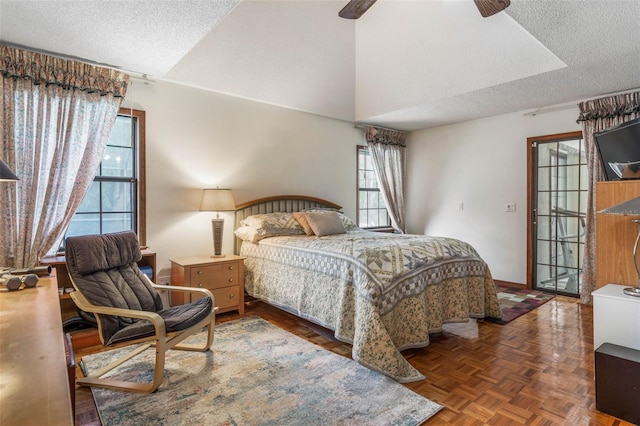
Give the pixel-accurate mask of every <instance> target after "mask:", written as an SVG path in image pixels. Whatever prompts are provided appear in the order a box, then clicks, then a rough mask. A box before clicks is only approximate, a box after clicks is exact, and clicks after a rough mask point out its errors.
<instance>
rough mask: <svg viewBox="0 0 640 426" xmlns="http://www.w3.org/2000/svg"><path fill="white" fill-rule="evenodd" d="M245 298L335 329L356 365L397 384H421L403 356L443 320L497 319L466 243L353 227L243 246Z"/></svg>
mask: <svg viewBox="0 0 640 426" xmlns="http://www.w3.org/2000/svg"><path fill="white" fill-rule="evenodd" d="M240 254H241V255H242V256H246V257H247V259H246V261H245V267H246V276H245V289H246V291H247V293H248V294H250V295H251V296H254V297H256V298H258V299H261V300H264V301H266V302H267V303H270V304H273V305H275V306H278V307H281V308H283V309H285V310H287V311H289V312H292V313H294V314H295V315H298V316H300V317H303V318H306V319H309V320H310V321H313V322H315V323H317V324H320V325H322V326H324V327H327V328H329V329H331V330H334V333H335V337H336V338H337V339H339V340H341V341H344V342H347V343H350V344H352V345H353V351H352V356H353V359H355V360H356V361H358V362H360V363H361V364H363V365H365V366H367V367H369V368H372V369H374V370H377V371H380V372H382V373H384V374H386V375H388V376H390V377H392V378H394V379H395V380H397V381H399V382H410V381H416V380H422V379H424V376H423V375H422V374H421V373H420V372H419V371H417V370H416V369H415V368H414V367H413V366H412V365H411V364H410V363H409V362H408V361H407V360H406V359H405V358H404V356H403V355H402V353H401V352H400V351H402V350H404V349H408V348H413V347H423V346H426V345H428V344H429V333H430V332H438V331H441V329H442V325H443V324H444V323H448V322H463V321H468V319H469V318H484V317H494V318H500V317H501V316H502V313H501V311H500V305H499V304H498V299H497V295H496V288H495V284H494V282H493V279H492V278H491V273H490V272H489V268H488V267H487V265H486V263H485V262H484V261H483V260H482V259H481V258H480V257H479V256H478V254H477V253H476V251H475V250H474V249H473V247H471V246H470V245H469V244H467V243H465V242H463V241H460V240H456V239H452V238H440V237H429V236H424V235H398V234H384V233H376V232H370V231H364V230H360V229H358V230H351V231H349V232H347V233H346V234H339V235H330V236H324V237H316V236H306V235H303V236H278V237H271V238H265V239H263V240H261V241H259V242H258V243H251V242H246V241H245V242H243V244H242V247H241V252H240Z"/></svg>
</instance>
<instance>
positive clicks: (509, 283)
mask: <svg viewBox="0 0 640 426" xmlns="http://www.w3.org/2000/svg"><path fill="white" fill-rule="evenodd" d="M493 282H494V283H496V284H497V285H501V286H503V287H514V288H521V289H522V288H527V285H526V284H519V283H512V282H510V281H500V280H493Z"/></svg>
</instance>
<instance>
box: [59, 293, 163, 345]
mask: <svg viewBox="0 0 640 426" xmlns="http://www.w3.org/2000/svg"><path fill="white" fill-rule="evenodd" d="M69 296H71V299H72V300H73V302H74V303H75V304H76V306H77V307H78V308H80V309H82V310H83V311H86V312H91V313H94V314H104V315H114V316H118V317H125V318H139V319H143V320H147V321H151V323H152V324H153V326H154V327H155V329H156V334H157V335H159V336H160V335H164V334H166V327H165V324H164V319H163V318H162V317H161V316H160V315H158V314H157V313H155V312H149V311H140V310H136V309H124V308H114V307H110V306H98V305H94V304H93V303H91V302H89V301H88V300H87V298H86V297H84V295H83V294H82V293H80V292H79V291H77V290H76V291H72V292H71V293H69Z"/></svg>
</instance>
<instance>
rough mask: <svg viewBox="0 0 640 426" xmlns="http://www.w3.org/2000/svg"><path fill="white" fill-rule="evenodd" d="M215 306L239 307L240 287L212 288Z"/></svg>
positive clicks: (223, 307) (222, 308)
mask: <svg viewBox="0 0 640 426" xmlns="http://www.w3.org/2000/svg"><path fill="white" fill-rule="evenodd" d="M211 293H213V299H214V306H217V307H218V308H220V310H224V309H227V308H237V307H238V303H239V302H238V301H239V300H240V287H239V286H234V287H226V288H218V289H216V290H212V291H211Z"/></svg>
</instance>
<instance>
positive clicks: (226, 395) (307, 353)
mask: <svg viewBox="0 0 640 426" xmlns="http://www.w3.org/2000/svg"><path fill="white" fill-rule="evenodd" d="M203 336H204V335H203V334H202V333H201V334H198V335H196V336H194V337H192V338H190V339H188V340H187V342H188V341H189V340H191V341H193V339H203V338H204V337H203ZM122 350H127V349H126V348H124V349H117V350H112V351H107V352H103V353H98V354H94V355H90V356H86V357H84V358H83V359H82V364H83V368H85V369H86V370H87V371H94V370H96V369H97V368H99V367H100V366H103V365H105V364H107V363H108V362H110V360H111V359H114V358H115V357H116V356H118V355H117V353H118V352H121V351H122ZM129 350H130V349H129ZM152 367H153V352H152V349H148V350H147V351H146V352H144V353H143V354H142V355H139V356H138V357H135V358H133V359H132V360H130V361H127V362H126V363H125V364H123V365H121V366H120V367H118V368H117V369H116V370H114V371H112V372H111V373H109V375H110V376H113V377H119V378H121V379H126V380H134V381H137V380H140V381H141V380H145V379H148V378H150V377H151V376H152V374H153V368H152ZM92 392H93V396H94V398H95V401H96V405H97V407H98V412H99V413H100V417H101V420H102V424H103V425H105V426H112V425H147V424H149V425H151V424H152V425H186V424H189V425H302V424H304V425H319V424H322V425H336V424H341V425H349V424H353V425H419V424H421V423H422V422H424V421H425V420H426V419H428V418H429V417H431V416H433V415H434V414H435V413H437V412H438V410H440V409H441V408H442V406H440V405H438V404H436V403H434V402H432V401H429V400H428V399H426V398H424V397H422V396H420V395H418V394H416V393H414V392H413V391H411V390H409V389H407V388H405V387H404V386H402V385H401V384H399V383H398V382H396V381H394V380H392V379H390V378H388V377H387V376H384V375H382V374H380V373H377V372H375V371H372V370H369V369H368V368H365V367H363V366H361V365H360V364H358V363H356V362H354V361H352V360H350V359H347V358H344V357H342V356H340V355H337V354H334V353H332V352H330V351H327V350H324V349H322V348H320V347H318V346H316V345H314V344H312V343H309V342H307V341H306V340H304V339H302V338H300V337H298V336H295V335H293V334H291V333H289V332H287V331H285V330H282V329H280V328H278V327H276V326H274V325H272V324H270V323H269V322H267V321H265V320H263V319H261V318H256V317H247V318H243V319H239V320H235V321H230V322H225V323H222V324H218V325H217V326H216V334H215V340H214V344H213V346H212V350H211V351H207V352H205V353H202V352H186V351H177V350H171V351H168V352H167V360H166V365H165V378H164V382H163V383H162V385H161V386H160V388H159V389H158V390H157V391H156V392H155V393H152V394H143V395H141V394H136V393H129V392H119V391H113V390H107V389H98V388H92Z"/></svg>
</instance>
